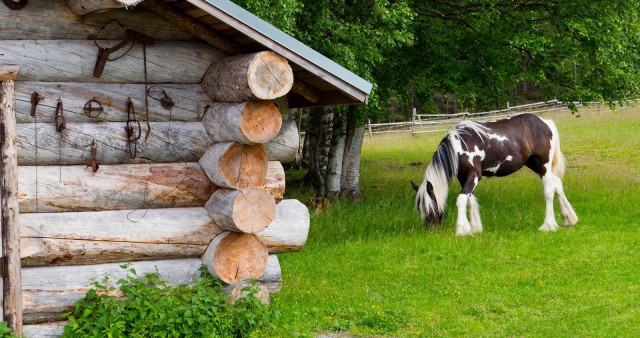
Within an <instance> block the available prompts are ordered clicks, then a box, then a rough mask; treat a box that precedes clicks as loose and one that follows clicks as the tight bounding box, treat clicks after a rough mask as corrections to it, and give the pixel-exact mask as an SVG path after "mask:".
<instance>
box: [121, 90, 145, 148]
mask: <svg viewBox="0 0 640 338" xmlns="http://www.w3.org/2000/svg"><path fill="white" fill-rule="evenodd" d="M135 123H137V124H138V132H137V133H136V132H135V129H134V127H133V125H134V124H135ZM125 130H126V131H127V141H128V142H129V156H130V157H131V158H132V159H134V158H136V156H137V155H138V140H139V139H140V136H141V135H142V126H140V121H138V119H136V112H135V110H134V108H133V101H131V98H128V99H127V126H126V127H125Z"/></svg>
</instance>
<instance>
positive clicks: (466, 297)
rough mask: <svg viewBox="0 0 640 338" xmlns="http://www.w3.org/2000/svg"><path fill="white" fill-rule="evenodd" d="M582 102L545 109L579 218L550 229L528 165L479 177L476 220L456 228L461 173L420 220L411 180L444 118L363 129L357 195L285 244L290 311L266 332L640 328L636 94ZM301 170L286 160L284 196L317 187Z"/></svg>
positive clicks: (623, 331) (514, 332) (628, 331)
mask: <svg viewBox="0 0 640 338" xmlns="http://www.w3.org/2000/svg"><path fill="white" fill-rule="evenodd" d="M579 113H580V114H581V115H582V116H581V117H580V118H578V119H577V118H575V117H574V116H572V115H570V114H568V113H566V112H563V113H549V114H547V115H546V117H549V118H552V119H554V120H555V121H556V124H557V125H558V128H559V130H560V140H561V143H562V152H563V153H564V155H565V156H566V157H567V160H568V166H567V173H566V175H565V178H564V190H565V192H566V194H567V198H568V199H569V201H570V202H571V204H572V205H573V207H574V209H575V210H576V213H577V214H578V217H579V218H580V221H579V222H578V224H577V225H576V226H575V227H574V228H573V229H559V230H558V231H557V232H555V233H543V232H540V231H538V230H537V228H538V227H539V226H540V225H541V224H542V221H543V219H544V210H545V202H544V196H543V193H542V184H541V182H540V178H539V177H537V175H535V174H534V173H533V172H532V171H531V170H529V169H527V168H523V169H522V170H521V171H519V172H518V173H516V174H514V175H510V176H507V177H501V178H483V179H482V181H481V182H480V184H479V185H478V188H477V189H476V190H475V192H474V194H475V195H476V196H477V198H478V202H479V204H480V213H481V216H482V221H483V225H484V232H482V233H481V234H477V235H475V236H473V237H467V238H460V237H456V236H455V235H454V234H455V223H456V208H455V202H456V197H457V194H458V193H459V192H460V185H459V183H458V182H452V184H451V191H450V194H449V198H448V204H447V206H448V214H447V216H446V218H445V220H444V224H443V225H442V226H441V227H440V228H436V229H431V230H428V231H425V229H424V226H423V225H422V223H421V222H420V216H419V215H417V214H416V213H415V212H414V210H413V206H414V202H415V191H414V190H413V189H412V188H411V186H410V184H409V181H410V180H414V181H418V182H419V181H420V180H421V179H422V177H423V175H424V171H425V169H426V166H427V164H428V163H429V161H430V159H431V156H432V154H433V152H434V151H435V149H436V147H437V146H438V144H439V142H440V140H441V139H442V137H443V136H444V134H445V133H446V131H441V132H434V133H425V134H419V135H416V136H414V137H410V136H407V137H398V138H393V139H388V138H389V137H397V135H394V136H390V135H383V136H381V137H380V138H381V139H384V140H381V139H377V140H376V141H375V142H369V140H368V137H365V144H364V146H363V152H362V167H361V168H362V170H361V191H362V201H361V202H360V203H357V204H356V203H353V204H352V203H340V204H334V205H332V206H331V208H329V209H328V210H327V211H325V212H324V213H313V212H312V213H311V227H310V231H309V237H308V240H307V243H306V244H305V247H304V249H303V250H302V251H300V252H298V253H296V254H290V255H282V256H279V257H280V264H281V266H282V269H283V271H287V273H286V276H287V284H286V287H284V288H283V289H282V291H281V292H280V293H279V294H278V295H277V297H274V298H273V299H272V301H271V307H272V308H277V309H278V310H280V312H281V313H282V315H281V319H280V321H279V322H278V326H277V328H276V331H275V332H274V333H272V334H271V335H270V336H276V337H289V336H293V335H294V334H295V333H298V334H299V335H301V336H316V335H318V334H325V333H328V332H331V331H338V330H346V331H347V332H346V334H344V335H343V336H350V335H354V336H383V337H384V336H398V337H416V336H426V337H431V336H439V335H449V336H454V337H458V336H460V337H469V336H470V337H478V336H481V337H485V336H490V337H494V336H498V337H502V336H525V337H526V336H536V337H537V336H549V337H566V336H574V337H575V336H579V337H612V336H613V337H615V336H629V335H633V336H635V335H637V332H638V328H640V316H639V315H638V314H639V313H640V276H639V275H638V274H637V273H635V272H636V271H639V270H640V260H639V259H638V248H639V247H640V236H638V233H639V232H640V210H639V209H638V204H640V189H638V187H639V186H640V175H638V173H640V157H639V156H637V153H638V149H640V137H638V135H640V108H634V109H628V110H627V109H618V113H617V114H614V113H611V112H607V111H601V112H597V111H591V112H588V111H584V110H582V108H581V110H580V111H579ZM374 138H375V136H374ZM302 175H304V172H298V171H287V192H286V193H285V198H298V199H300V200H302V201H305V200H306V199H307V197H308V196H309V195H310V194H313V191H310V190H307V188H305V187H296V186H294V184H289V183H293V182H292V181H293V180H295V179H296V178H299V177H301V176H302ZM556 206H557V204H556ZM555 211H556V217H557V220H558V221H560V215H559V210H558V208H557V207H556V209H555ZM374 305H375V308H374V307H373V306H374ZM378 311H385V312H384V313H387V314H388V313H391V314H394V313H398V317H399V319H398V320H394V322H395V323H396V326H397V331H394V327H393V325H386V324H385V325H386V326H384V327H375V326H373V327H372V326H368V325H367V323H368V322H364V321H363V320H362V317H363V315H364V314H365V313H368V314H369V315H373V314H376V315H377V312H378ZM329 316H331V318H328V317H329ZM385 317H386V316H385Z"/></svg>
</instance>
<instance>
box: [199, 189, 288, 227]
mask: <svg viewBox="0 0 640 338" xmlns="http://www.w3.org/2000/svg"><path fill="white" fill-rule="evenodd" d="M204 208H205V209H206V210H207V212H208V213H209V216H211V218H212V219H213V221H214V222H215V223H216V225H218V226H219V227H220V228H222V229H225V230H229V231H236V232H244V233H256V232H260V231H262V230H264V229H265V228H266V227H268V226H269V224H271V220H273V218H274V216H275V211H276V201H275V200H274V198H273V197H272V196H271V195H270V194H269V192H268V191H267V190H266V189H264V188H260V187H246V188H242V189H240V190H231V189H218V190H216V192H214V193H213V195H211V198H210V199H209V200H208V201H207V203H206V204H205V205H204Z"/></svg>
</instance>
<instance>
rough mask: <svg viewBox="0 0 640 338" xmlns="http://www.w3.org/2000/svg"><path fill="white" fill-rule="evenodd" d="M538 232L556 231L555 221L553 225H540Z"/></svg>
mask: <svg viewBox="0 0 640 338" xmlns="http://www.w3.org/2000/svg"><path fill="white" fill-rule="evenodd" d="M538 230H540V231H556V230H558V223H556V222H555V221H554V222H553V223H551V222H545V223H544V224H542V226H541V227H540V228H538Z"/></svg>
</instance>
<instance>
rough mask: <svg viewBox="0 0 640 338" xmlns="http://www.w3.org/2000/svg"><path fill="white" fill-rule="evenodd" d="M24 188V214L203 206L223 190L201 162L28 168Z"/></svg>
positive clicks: (21, 180) (22, 170)
mask: <svg viewBox="0 0 640 338" xmlns="http://www.w3.org/2000/svg"><path fill="white" fill-rule="evenodd" d="M60 172H62V175H60ZM36 177H37V180H36ZM18 184H19V198H20V211H21V212H22V213H27V212H68V211H100V210H121V209H132V208H185V207H201V206H203V205H204V203H205V202H207V200H208V199H209V197H211V194H213V192H214V191H215V190H216V189H217V188H216V186H215V185H213V183H212V182H211V180H209V178H208V177H207V175H206V174H205V173H204V171H203V170H202V168H200V165H198V163H195V162H186V163H166V164H165V163H162V164H160V163H153V164H122V165H101V166H100V169H99V170H98V171H97V172H95V173H94V172H93V171H92V170H91V167H87V166H82V165H80V166H64V167H62V168H60V167H59V166H40V167H35V166H27V167H19V168H18Z"/></svg>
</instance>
